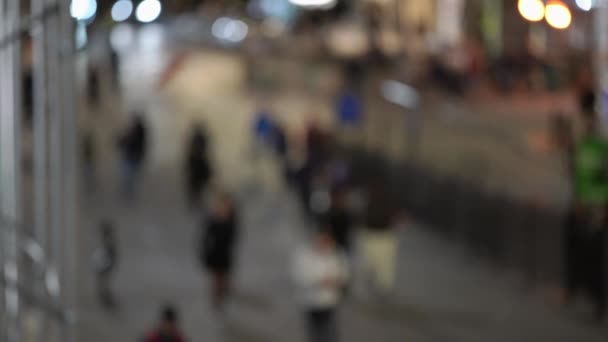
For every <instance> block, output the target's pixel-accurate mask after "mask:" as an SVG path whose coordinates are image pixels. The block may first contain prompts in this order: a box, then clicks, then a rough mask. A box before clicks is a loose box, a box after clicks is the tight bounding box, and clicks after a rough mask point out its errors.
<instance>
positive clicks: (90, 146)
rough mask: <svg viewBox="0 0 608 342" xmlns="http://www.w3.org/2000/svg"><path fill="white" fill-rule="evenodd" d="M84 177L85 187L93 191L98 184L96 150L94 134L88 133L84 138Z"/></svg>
mask: <svg viewBox="0 0 608 342" xmlns="http://www.w3.org/2000/svg"><path fill="white" fill-rule="evenodd" d="M81 146H82V171H83V172H82V177H83V184H84V187H85V189H86V190H87V191H88V192H93V191H94V190H95V185H96V174H95V169H96V151H95V142H94V140H93V135H92V134H90V133H88V134H86V135H85V136H84V137H83V138H82V145H81Z"/></svg>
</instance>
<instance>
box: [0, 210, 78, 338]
mask: <svg viewBox="0 0 608 342" xmlns="http://www.w3.org/2000/svg"><path fill="white" fill-rule="evenodd" d="M27 228H29V227H26V226H24V225H19V224H15V223H11V222H10V221H9V220H7V219H6V218H2V217H0V236H1V235H4V236H6V234H14V235H15V236H16V237H17V239H16V241H17V260H16V263H19V264H21V265H22V266H23V265H28V266H29V267H20V269H21V273H22V274H20V276H19V277H16V275H15V273H16V272H15V270H14V264H12V263H10V262H8V261H7V260H5V263H4V265H2V266H3V267H2V270H1V272H0V291H2V293H5V294H9V293H12V294H13V296H16V298H18V299H19V301H18V303H19V304H18V305H20V306H23V307H27V308H28V309H31V310H34V311H36V312H39V313H41V314H42V315H43V317H44V319H45V320H46V321H50V322H52V323H54V324H57V325H59V326H61V327H62V328H66V329H69V327H70V325H71V324H73V321H74V318H73V316H74V315H73V314H72V313H71V312H70V311H69V310H67V309H66V308H64V307H63V305H62V303H61V302H62V299H61V296H62V289H61V285H60V284H61V283H60V281H59V275H58V272H57V270H56V269H55V268H54V267H53V266H52V265H51V264H50V263H49V262H48V259H47V257H46V252H45V251H44V249H43V247H42V246H41V245H40V244H39V243H38V242H37V241H36V240H35V239H34V238H33V237H31V236H29V235H28V234H26V233H24V232H27V231H28V229H27ZM24 269H25V270H27V272H24V271H23V270H24ZM6 297H10V295H9V296H6ZM21 303H22V304H21ZM6 306H8V305H6ZM21 312H22V310H10V309H8V310H6V312H5V314H6V315H7V316H10V315H15V317H9V318H12V319H14V320H16V321H17V322H20V323H21V321H22V320H21V318H22V317H21V316H22V313H21ZM10 329H11V327H7V329H6V331H5V332H4V333H6V334H7V336H1V335H0V336H1V337H2V338H7V340H8V341H10V340H11V337H10V336H15V335H16V332H11V331H10Z"/></svg>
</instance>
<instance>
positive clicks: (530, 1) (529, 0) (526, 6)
mask: <svg viewBox="0 0 608 342" xmlns="http://www.w3.org/2000/svg"><path fill="white" fill-rule="evenodd" d="M517 9H518V10H519V14H521V16H522V17H524V19H526V20H529V21H541V20H543V17H544V16H545V5H544V4H543V2H542V1H541V0H519V2H518V3H517Z"/></svg>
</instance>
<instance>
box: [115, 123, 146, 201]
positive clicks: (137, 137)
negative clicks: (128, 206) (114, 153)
mask: <svg viewBox="0 0 608 342" xmlns="http://www.w3.org/2000/svg"><path fill="white" fill-rule="evenodd" d="M147 145H148V133H147V128H146V125H145V123H144V119H143V117H142V116H141V115H139V114H136V115H135V116H134V117H133V121H132V122H131V124H130V125H129V127H128V129H127V131H126V132H125V134H124V135H123V136H122V137H121V138H120V140H119V148H120V152H121V158H122V192H123V195H124V196H125V198H126V199H132V198H133V196H134V195H135V188H136V185H137V184H136V183H137V178H138V176H139V173H140V171H141V168H142V164H143V162H144V159H145V155H146V150H147Z"/></svg>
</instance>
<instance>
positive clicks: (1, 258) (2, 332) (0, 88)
mask: <svg viewBox="0 0 608 342" xmlns="http://www.w3.org/2000/svg"><path fill="white" fill-rule="evenodd" d="M5 7H6V0H0V37H4V36H5V35H6V32H7V30H6V20H4V18H6V10H5ZM4 55H5V53H4V51H3V50H0V113H4V112H5V109H6V108H5V107H6V105H5V101H4V98H5V96H4V92H5V91H6V85H5V83H6V82H5V81H4V79H5V74H6V72H5V69H6V68H5V67H4V62H5V59H4ZM1 127H2V126H0V129H1ZM0 134H1V130H0ZM1 164H4V161H3V160H2V155H0V165H1ZM0 172H1V171H0ZM1 176H2V173H0V177H1ZM0 196H1V195H0ZM2 202H3V199H2V198H1V197H0V203H2ZM0 212H1V211H0ZM0 225H3V226H2V228H7V227H4V222H0ZM8 238H9V235H8V231H7V230H6V229H0V247H2V248H0V279H4V264H5V260H6V256H5V254H6V250H7V247H8V243H9V242H8ZM0 291H1V292H0V340H5V339H7V336H6V332H7V331H8V326H9V319H8V310H7V309H8V308H7V305H6V298H5V297H6V296H5V291H6V289H5V288H0Z"/></svg>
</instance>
